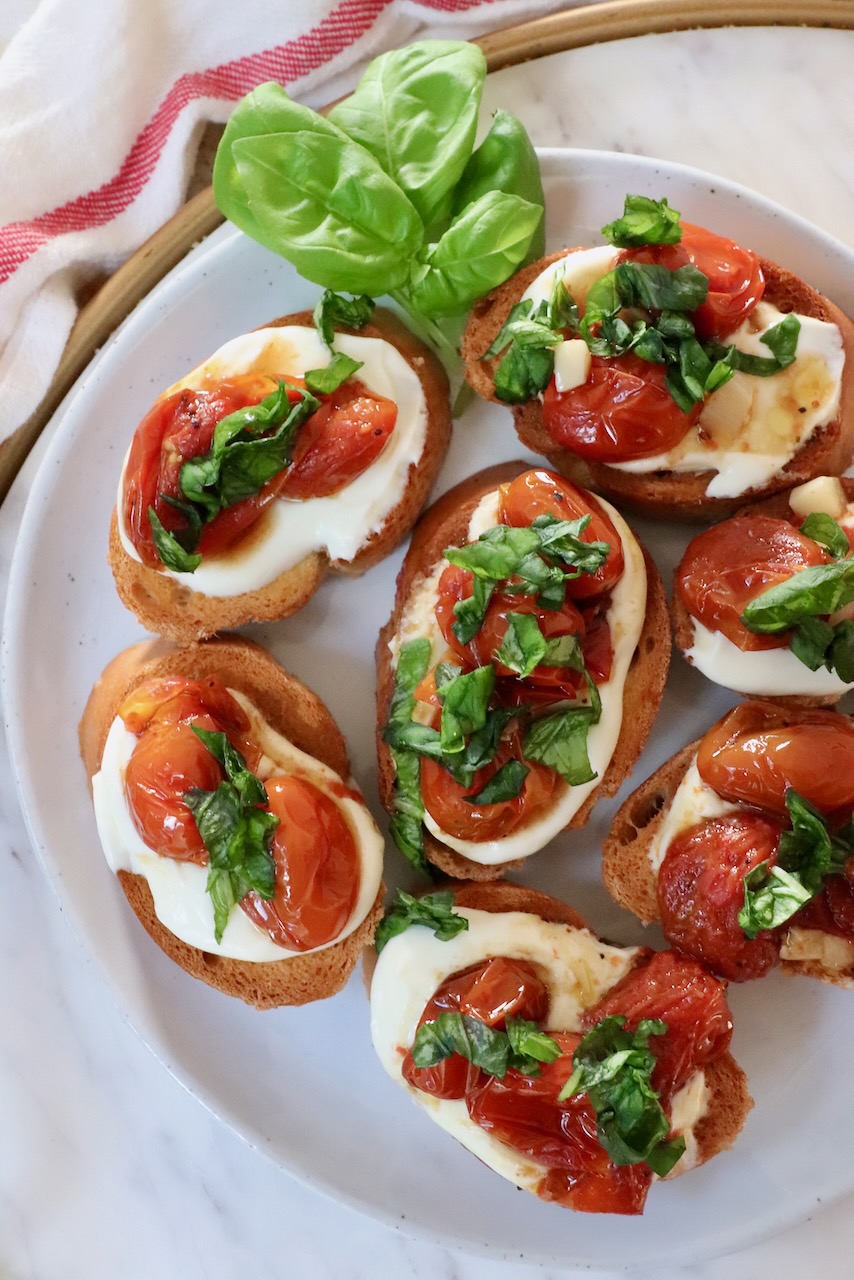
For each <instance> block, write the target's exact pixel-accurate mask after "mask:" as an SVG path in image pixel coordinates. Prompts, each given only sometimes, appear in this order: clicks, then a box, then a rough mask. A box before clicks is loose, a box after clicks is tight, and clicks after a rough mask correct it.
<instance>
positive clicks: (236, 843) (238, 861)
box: [183, 725, 279, 942]
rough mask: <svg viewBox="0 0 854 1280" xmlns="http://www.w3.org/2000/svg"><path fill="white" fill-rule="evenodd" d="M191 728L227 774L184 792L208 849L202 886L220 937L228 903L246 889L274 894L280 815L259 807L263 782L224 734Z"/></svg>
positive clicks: (263, 797) (266, 896)
mask: <svg viewBox="0 0 854 1280" xmlns="http://www.w3.org/2000/svg"><path fill="white" fill-rule="evenodd" d="M191 728H192V730H193V733H195V735H196V737H197V738H199V739H200V740H201V742H203V743H204V745H205V746H206V747H207V749H208V751H210V753H211V755H213V756H214V757H215V758H216V759H217V760H218V761H219V763H220V764H221V765H222V767H223V769H224V770H225V775H226V776H225V779H224V780H223V781H222V782H221V783H220V784H219V786H218V787H217V788H216V790H215V791H205V790H204V789H203V788H201V787H193V788H191V789H190V790H189V791H186V792H185V793H184V796H183V799H184V803H185V804H186V806H187V808H188V809H189V810H190V813H191V814H192V815H193V817H194V818H195V821H196V826H197V827H198V829H199V835H200V836H201V837H202V841H203V842H204V846H205V848H206V849H207V851H208V854H209V858H210V860H209V863H208V879H207V886H206V887H207V891H208V893H209V894H210V895H211V901H212V903H213V909H214V936H215V938H216V940H217V942H221V941H222V935H223V933H224V931H225V926H226V925H227V923H228V917H229V914H230V912H231V909H232V907H233V906H235V904H236V903H238V902H240V900H241V899H242V898H244V897H245V896H246V894H247V893H249V891H250V890H254V892H255V893H257V894H258V896H259V897H260V898H264V899H266V900H268V901H269V900H270V899H271V898H273V897H274V895H275V892H276V873H275V865H274V862H273V855H272V852H271V849H272V843H273V832H274V831H275V830H276V827H277V826H278V825H279V819H278V818H277V817H276V816H275V814H272V813H270V812H269V810H267V809H264V808H261V807H260V806H262V805H266V804H267V791H266V788H265V786H264V784H263V783H262V782H261V781H260V779H258V778H256V776H255V774H254V773H252V772H251V770H250V769H247V767H246V761H245V760H244V758H243V756H242V755H241V754H240V752H239V751H238V750H237V749H236V748H235V747H233V746H232V745H231V743H230V742H229V740H228V738H227V737H226V735H225V734H224V733H220V732H214V731H211V730H209V729H202V728H200V727H199V726H198V725H192V726H191Z"/></svg>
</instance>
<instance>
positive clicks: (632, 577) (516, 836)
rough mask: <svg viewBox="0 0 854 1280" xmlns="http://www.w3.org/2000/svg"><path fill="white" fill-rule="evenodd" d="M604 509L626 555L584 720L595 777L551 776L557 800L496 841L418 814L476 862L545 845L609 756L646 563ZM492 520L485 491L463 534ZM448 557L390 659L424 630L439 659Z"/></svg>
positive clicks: (406, 619) (422, 586) (494, 500)
mask: <svg viewBox="0 0 854 1280" xmlns="http://www.w3.org/2000/svg"><path fill="white" fill-rule="evenodd" d="M599 501H600V502H601V504H602V506H603V507H604V508H605V510H606V511H607V513H608V515H609V516H610V518H611V520H612V522H613V524H614V527H615V528H616V530H617V533H618V534H619V536H620V539H621V541H622V546H623V556H624V558H625V568H624V571H623V576H622V577H621V578H620V581H619V582H618V583H617V585H616V587H615V588H614V590H613V592H612V594H611V605H610V608H609V609H608V613H607V618H608V624H609V626H610V628H611V643H612V645H613V648H614V661H613V667H612V670H611V678H610V679H609V680H608V681H607V682H606V683H605V684H600V685H599V686H598V688H599V694H600V697H601V699H602V716H601V718H600V720H599V723H598V724H595V725H591V726H590V730H589V733H588V737H587V748H588V754H589V757H590V764H591V767H592V768H593V769H594V770H595V772H596V777H595V778H594V779H593V780H592V781H591V782H586V783H583V784H582V785H581V786H577V787H569V786H567V785H566V784H565V783H563V782H559V783H558V787H557V789H556V795H557V799H556V800H555V801H554V802H553V803H552V805H551V807H550V808H549V809H547V810H546V811H545V812H543V813H542V814H540V815H538V816H537V817H536V818H535V819H533V820H532V821H531V822H529V823H527V824H526V825H525V826H524V827H523V828H521V829H520V830H518V831H514V832H511V834H510V835H507V836H502V837H500V838H499V839H497V840H481V841H474V840H460V839H458V838H457V837H456V836H452V835H449V834H448V833H447V832H446V831H443V830H442V829H441V827H440V826H439V825H438V824H437V823H436V822H435V821H434V819H433V818H432V817H431V816H430V814H429V813H426V812H425V814H424V825H425V826H426V827H427V829H428V831H430V832H431V833H432V834H433V835H434V836H436V837H437V838H438V839H440V840H441V841H442V843H443V844H446V845H448V847H449V848H451V849H455V850H456V851H457V852H458V853H462V854H463V855H464V856H465V857H467V858H471V859H472V861H473V862H479V863H481V864H482V865H483V866H498V865H500V864H501V863H504V862H511V861H512V860H513V859H515V858H527V857H528V856H529V855H530V854H532V853H536V852H537V851H538V850H539V849H542V848H543V846H544V845H546V844H548V842H549V841H550V840H552V839H553V838H554V837H555V836H556V835H557V834H558V832H559V831H562V830H563V828H564V827H565V826H566V825H567V823H569V822H570V821H571V820H572V818H573V817H574V816H575V814H576V813H577V812H578V810H579V809H580V808H581V806H582V804H583V803H584V801H585V800H586V799H587V797H588V796H589V795H590V793H591V792H592V791H594V790H595V789H596V787H597V786H598V785H599V783H600V782H601V780H602V777H603V775H604V773H605V770H606V769H607V768H608V765H609V764H610V762H611V757H612V756H613V754H614V749H615V747H616V745H617V739H618V738H619V736H620V728H621V726H622V723H623V688H624V686H625V682H626V676H627V675H628V671H629V667H630V665H631V661H632V657H633V655H634V652H635V649H636V648H637V643H638V639H639V638H640V633H641V630H642V628H643V623H644V617H645V615H646V565H645V564H644V559H643V552H642V551H641V549H640V547H639V545H638V543H637V540H636V539H635V537H634V535H633V534H632V532H631V530H630V529H629V527H628V525H627V524H626V523H625V521H624V520H623V518H622V517H621V516H620V515H619V513H618V512H617V511H615V510H614V508H613V507H612V506H611V505H610V504H609V503H607V502H605V501H604V500H603V499H601V498H600V499H599ZM497 523H498V493H497V491H496V492H493V493H490V494H487V496H486V497H485V498H483V499H482V500H481V502H480V503H479V504H478V506H477V508H476V509H475V511H474V513H473V515H472V519H471V523H470V525H469V530H468V541H469V542H474V541H476V540H477V538H478V537H479V536H480V534H481V533H483V532H484V531H485V530H486V529H489V528H491V527H492V526H493V525H495V524H497ZM446 565H447V562H446V561H444V560H443V561H440V563H439V565H438V566H434V567H433V568H432V569H431V570H430V572H429V573H428V574H427V575H426V576H425V577H424V578H423V579H422V580H421V582H420V583H419V584H418V585H417V586H416V588H415V590H413V592H412V594H411V595H410V598H409V600H408V602H407V604H406V607H405V609H404V612H403V615H402V617H401V623H400V627H399V629H398V634H397V635H396V636H395V638H394V640H393V641H392V646H391V648H392V656H393V658H394V659H396V655H397V652H398V650H399V646H400V644H401V643H403V642H405V641H406V640H410V639H414V638H416V637H418V636H429V638H430V641H431V644H432V650H431V655H430V665H431V666H433V665H435V663H437V662H439V661H441V660H442V657H443V655H444V654H445V653H446V651H447V645H446V643H445V639H444V637H443V635H442V633H441V631H440V630H439V626H438V623H437V622H436V615H435V612H434V608H435V603H436V595H437V586H438V581H439V577H440V576H441V573H442V571H443V569H444V568H446Z"/></svg>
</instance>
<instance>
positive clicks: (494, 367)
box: [463, 196, 854, 519]
mask: <svg viewBox="0 0 854 1280" xmlns="http://www.w3.org/2000/svg"><path fill="white" fill-rule="evenodd" d="M678 218H679V215H678V213H677V212H676V211H675V210H671V209H670V208H669V206H668V205H667V202H666V201H653V200H648V199H646V198H645V197H639V196H629V197H627V199H626V212H625V214H624V216H623V217H622V218H621V219H618V220H617V221H616V222H614V223H612V224H609V226H608V227H605V228H603V233H604V234H605V235H606V236H607V237H608V238H609V240H610V243H609V244H608V245H605V246H599V247H596V248H590V249H587V248H573V249H569V250H562V251H560V252H558V253H555V254H552V255H550V256H549V257H547V258H543V259H542V260H541V261H540V262H538V263H534V264H533V265H532V266H530V267H526V268H524V269H523V270H522V271H520V272H517V274H516V276H514V277H512V278H511V280H509V281H508V282H507V283H506V284H505V285H503V286H501V288H500V289H497V290H495V291H494V292H493V293H492V294H490V295H489V296H488V297H487V298H485V299H483V300H482V301H481V302H479V303H478V304H477V305H476V306H475V308H474V309H473V311H472V315H471V317H470V320H469V323H468V326H467V329H466V334H465V336H464V340H463V355H464V357H465V360H466V376H467V377H468V379H469V382H470V383H471V385H472V386H473V387H474V388H475V390H476V391H477V392H478V393H479V394H480V395H482V396H484V397H485V398H487V399H490V400H495V401H499V402H501V401H504V402H505V403H508V405H509V406H510V407H511V408H512V411H513V416H514V421H515V425H516V429H517V432H518V434H519V436H520V439H521V440H522V441H523V443H524V444H526V445H527V446H528V447H530V448H532V449H534V450H535V451H536V452H538V453H541V454H544V455H545V457H547V458H548V459H549V461H550V462H551V464H552V465H553V466H554V467H555V468H556V469H557V470H558V471H560V472H562V473H563V474H565V475H567V476H569V477H570V478H572V479H574V480H575V481H576V482H578V483H580V484H583V485H586V486H588V487H590V488H592V489H594V490H596V491H597V492H602V493H604V494H606V495H608V496H609V497H611V498H612V499H613V500H614V501H617V502H618V503H619V502H624V503H625V504H626V505H627V506H631V507H632V508H634V509H637V510H641V511H643V512H645V513H647V514H649V515H652V516H655V517H664V518H687V519H690V518H694V517H711V516H715V517H718V516H720V515H726V514H728V513H730V512H731V511H734V510H736V509H737V508H738V507H740V506H743V505H744V504H745V503H746V502H749V501H751V500H755V499H757V498H760V497H763V496H766V495H769V494H772V493H776V492H778V491H781V490H785V489H787V488H790V487H792V486H793V485H795V484H799V483H802V482H804V481H806V480H809V479H811V478H812V477H813V476H815V475H818V474H821V473H822V472H826V473H838V472H840V471H841V470H843V468H844V467H845V466H846V465H847V463H848V462H849V460H850V458H851V455H852V451H854V419H852V417H851V414H850V412H846V406H847V404H848V402H849V401H850V398H851V394H852V392H851V380H852V378H854V371H852V362H851V359H850V352H851V350H852V344H854V326H852V323H851V321H850V320H849V319H848V317H846V316H845V315H843V313H842V312H840V311H839V309H838V308H837V307H835V306H834V305H833V304H832V303H830V302H829V301H828V300H827V299H826V298H824V297H822V296H821V295H820V294H818V293H817V292H816V291H815V290H814V289H812V288H811V287H810V286H809V285H808V284H807V283H806V282H804V281H802V280H800V279H798V278H797V277H796V276H794V275H793V274H792V273H791V272H788V271H786V270H785V268H783V267H780V266H778V265H776V264H775V263H772V262H770V261H768V260H766V259H762V258H759V257H758V256H757V255H756V254H754V253H753V252H752V251H751V250H749V249H747V248H744V247H742V246H741V245H737V244H735V243H734V242H733V241H730V240H727V239H726V238H725V237H722V236H718V235H716V234H715V233H713V232H711V231H707V230H705V229H704V228H701V227H695V226H693V225H691V224H690V223H684V224H680V223H679V220H678ZM846 357H848V358H846Z"/></svg>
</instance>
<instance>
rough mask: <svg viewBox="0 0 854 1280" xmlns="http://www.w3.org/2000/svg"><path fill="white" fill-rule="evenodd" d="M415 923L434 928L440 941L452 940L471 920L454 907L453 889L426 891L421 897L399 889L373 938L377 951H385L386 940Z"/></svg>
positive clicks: (462, 931) (466, 927)
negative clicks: (435, 891) (434, 891)
mask: <svg viewBox="0 0 854 1280" xmlns="http://www.w3.org/2000/svg"><path fill="white" fill-rule="evenodd" d="M412 925H423V926H424V927H425V928H427V929H432V930H433V933H434V934H435V935H436V937H437V938H438V939H439V941H440V942H449V941H450V940H451V938H455V937H456V936H457V934H458V933H464V932H465V930H466V929H468V927H469V922H468V920H467V919H466V917H465V916H461V915H460V914H459V913H458V912H456V911H454V894H453V891H452V890H450V889H449V890H442V891H440V892H437V893H425V894H424V896H423V897H422V898H414V897H413V896H412V894H410V893H406V892H405V891H404V890H403V889H398V890H397V892H396V896H395V900H394V902H393V904H392V905H391V906H390V907H389V909H388V911H386V913H385V915H384V916H383V918H382V920H381V921H380V922H379V924H378V926H377V932H376V937H375V938H374V945H375V946H376V949H377V951H382V949H383V947H384V946H385V945H386V943H387V942H390V941H391V939H392V938H396V937H397V935H398V934H399V933H404V932H405V931H406V930H407V929H409V928H411V927H412Z"/></svg>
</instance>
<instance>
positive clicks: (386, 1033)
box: [371, 908, 708, 1192]
mask: <svg viewBox="0 0 854 1280" xmlns="http://www.w3.org/2000/svg"><path fill="white" fill-rule="evenodd" d="M456 910H457V912H458V914H459V915H463V916H465V917H466V919H467V920H468V921H469V927H468V930H467V931H466V932H465V933H459V934H457V936H456V937H455V938H452V939H450V941H448V942H440V941H439V940H438V939H437V938H436V937H435V935H434V934H433V933H432V932H431V931H430V930H429V929H425V928H421V927H417V926H415V927H412V928H410V929H407V930H406V932H405V933H402V934H399V935H398V936H397V937H396V938H393V939H392V940H391V941H390V942H388V943H387V944H386V946H385V947H384V948H383V951H382V953H381V955H380V956H379V959H378V960H377V966H376V969H375V971H374V975H373V979H372V981H371V1037H372V1040H373V1044H374V1048H375V1050H376V1052H377V1055H378V1056H379V1059H380V1061H381V1062H382V1064H383V1066H384V1067H385V1069H386V1071H387V1072H388V1074H389V1075H390V1076H391V1077H392V1079H393V1080H396V1081H397V1082H398V1083H399V1084H401V1085H403V1087H404V1088H405V1089H407V1091H408V1092H409V1094H410V1096H411V1097H413V1098H414V1099H415V1101H416V1102H417V1103H418V1104H419V1106H421V1107H423V1108H424V1109H425V1110H426V1111H428V1112H429V1114H430V1115H431V1116H432V1118H433V1119H434V1120H435V1121H436V1123H437V1124H439V1125H440V1126H441V1127H442V1128H443V1129H445V1130H446V1131H447V1132H448V1133H450V1134H452V1135H453V1137H455V1138H456V1139H457V1140H458V1141H459V1142H461V1143H462V1145H463V1146H464V1147H466V1148H467V1149H468V1150H469V1151H471V1152H473V1153H474V1155H476V1156H478V1157H479V1159H481V1160H482V1161H483V1163H484V1164H486V1165H488V1166H489V1168H490V1169H493V1170H495V1172H496V1173H500V1174H501V1175H502V1176H503V1177H505V1178H508V1179H509V1180H510V1181H511V1182H513V1183H515V1184H516V1186H518V1187H524V1188H525V1189H527V1190H529V1191H534V1192H536V1189H537V1186H538V1184H539V1183H540V1181H541V1179H542V1178H543V1177H544V1175H545V1174H546V1172H547V1170H546V1168H545V1166H543V1165H541V1164H539V1163H538V1162H536V1161H533V1160H529V1159H527V1158H526V1157H525V1156H523V1155H522V1154H521V1153H520V1152H518V1151H514V1150H513V1148H512V1147H509V1146H506V1145H505V1144H504V1143H502V1142H500V1141H498V1140H497V1139H496V1138H493V1137H491V1136H490V1134H488V1133H487V1132H486V1131H485V1130H484V1129H481V1128H480V1126H479V1125H477V1124H475V1122H474V1121H473V1120H472V1119H471V1117H470V1116H469V1114H468V1111H467V1109H466V1104H465V1100H464V1099H440V1098H434V1097H431V1096H430V1095H429V1094H426V1093H423V1092H422V1091H421V1090H420V1089H416V1088H415V1087H414V1086H412V1085H410V1084H408V1083H407V1082H406V1081H405V1080H404V1079H403V1075H402V1064H403V1053H404V1052H405V1051H406V1050H407V1049H409V1048H410V1046H411V1045H412V1042H413V1040H414V1039H415V1033H416V1031H417V1028H418V1022H419V1020H420V1018H421V1015H422V1013H423V1012H424V1009H425V1007H426V1005H427V1003H428V1001H429V1000H430V999H431V997H432V996H433V994H434V992H435V991H436V990H437V988H438V987H440V986H441V984H442V983H443V982H444V981H445V980H446V979H447V978H449V977H450V976H451V975H452V974H454V973H458V972H459V971H460V970H462V969H466V968H468V967H469V966H471V965H475V964H478V963H480V962H482V961H484V960H486V959H488V958H489V957H490V956H511V957H513V958H515V959H520V960H528V961H530V962H531V963H532V964H534V965H535V966H536V967H537V969H538V971H539V972H540V974H541V975H542V976H543V978H544V979H545V981H546V983H547V985H548V988H549V995H550V1007H549V1016H548V1020H547V1024H546V1025H547V1028H548V1029H549V1030H551V1031H579V1030H580V1029H581V1019H582V1015H583V1013H584V1011H585V1010H586V1009H589V1008H591V1007H592V1006H593V1005H594V1004H596V1003H597V1002H598V1000H599V999H600V998H601V997H602V996H603V995H604V994H605V992H606V991H608V990H610V988H611V987H612V986H613V985H614V984H615V983H616V982H618V981H619V980H620V978H622V977H623V976H624V975H625V974H626V973H628V972H629V970H630V969H631V968H632V966H633V962H634V958H635V956H636V955H637V954H638V950H639V949H638V948H636V947H627V948H621V947H612V946H609V945H608V944H607V943H604V942H600V941H599V940H598V938H595V937H594V936H593V934H592V933H590V932H589V931H588V930H586V929H573V928H571V927H570V926H569V925H562V924H549V923H547V922H546V921H544V920H541V919H540V918H539V916H534V915H530V914H528V913H526V912H504V913H501V914H498V913H492V912H487V911H472V910H467V909H462V908H457V909H456ZM707 1101H708V1091H707V1090H706V1089H705V1087H704V1083H703V1073H702V1072H696V1073H695V1075H694V1076H692V1077H691V1078H690V1080H689V1081H688V1082H687V1083H686V1085H685V1086H684V1087H683V1088H682V1089H681V1090H680V1091H679V1093H678V1094H676V1095H675V1096H674V1099H673V1122H674V1127H676V1125H677V1118H678V1122H679V1125H680V1126H684V1128H685V1129H686V1130H687V1132H686V1135H685V1136H686V1143H687V1148H686V1155H685V1156H683V1158H682V1160H680V1161H679V1163H678V1164H677V1166H676V1170H678V1171H679V1172H680V1173H681V1172H683V1171H684V1170H685V1169H687V1168H689V1167H690V1164H691V1163H694V1161H695V1160H696V1145H695V1144H694V1143H693V1137H692V1134H691V1132H690V1131H691V1128H692V1127H693V1126H694V1125H695V1124H696V1123H697V1121H698V1120H699V1119H700V1118H701V1116H702V1115H703V1113H704V1111H705V1109H706V1105H707ZM676 1170H674V1172H675V1171H676Z"/></svg>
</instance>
